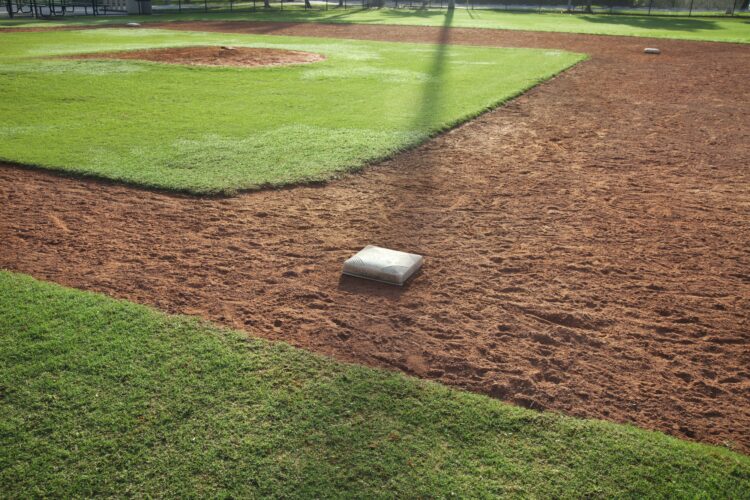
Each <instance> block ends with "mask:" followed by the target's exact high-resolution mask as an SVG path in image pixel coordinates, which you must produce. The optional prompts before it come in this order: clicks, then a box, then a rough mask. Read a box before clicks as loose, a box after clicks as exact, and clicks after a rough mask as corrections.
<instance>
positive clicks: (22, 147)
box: [0, 29, 584, 194]
mask: <svg viewBox="0 0 750 500" xmlns="http://www.w3.org/2000/svg"><path fill="white" fill-rule="evenodd" d="M190 45H196V46H199V45H234V46H240V47H275V48H286V49H294V50H305V51H311V52H315V53H320V54H323V55H325V57H326V58H327V59H326V60H325V61H322V62H316V63H313V64H305V65H292V66H284V67H266V68H228V67H225V68H222V67H205V66H204V67H196V66H179V65H167V64H158V63H149V62H139V61H133V60H128V61H113V60H106V61H102V60H61V59H59V58H58V59H55V58H54V57H55V56H61V55H69V54H75V53H85V52H98V51H113V50H128V49H142V48H149V47H166V46H190ZM583 57H584V56H582V55H579V54H572V53H566V52H562V51H554V50H547V51H544V50H527V49H498V48H481V47H466V46H464V47H461V46H446V45H428V44H396V43H384V42H359V41H347V40H343V41H342V40H328V39H319V38H282V37H272V36H248V35H225V34H216V33H212V34H209V33H197V32H175V31H169V30H132V29H131V30H128V29H105V30H90V31H69V32H49V33H6V34H0V88H2V89H3V96H2V99H0V117H1V118H0V159H2V160H6V161H12V162H18V163H22V164H29V165H36V166H41V167H45V168H50V169H58V170H64V171H66V172H74V173H78V174H88V175H94V176H98V177H103V178H107V179H113V180H118V181H126V182H129V183H134V184H138V185H142V186H147V187H153V188H163V189H170V190H179V191H188V192H192V193H204V194H210V193H232V192H235V191H237V190H242V189H252V188H256V187H260V186H265V185H274V186H277V185H283V184H288V183H296V182H303V181H317V180H324V179H329V178H331V177H332V176H335V175H336V174H338V173H341V172H346V171H352V170H356V169H358V168H360V167H362V166H363V165H365V164H367V163H368V162H373V161H376V160H378V159H382V158H385V157H388V156H390V155H393V154H394V153H396V152H398V151H399V150H402V149H404V148H408V147H410V146H413V145H415V144H417V143H419V142H421V141H424V140H425V139H426V138H428V137H429V136H431V135H433V134H435V133H437V132H439V131H441V130H444V129H447V128H449V127H451V126H453V125H456V124H457V123H460V122H462V121H464V120H467V119H469V118H471V117H473V116H476V115H477V114H479V113H482V112H483V111H485V110H487V109H489V108H492V107H493V106H496V105H498V104H499V103H501V102H503V101H504V100H507V99H509V98H511V97H513V96H516V95H518V94H519V93H521V92H523V91H524V90H526V89H528V88H530V87H532V86H534V85H536V84H538V83H539V82H541V81H543V80H545V79H547V78H549V77H551V76H553V75H555V74H556V73H558V72H560V71H562V70H564V69H565V68H567V67H569V66H571V65H572V64H574V63H576V62H578V61H580V60H581V59H582V58H583Z"/></svg>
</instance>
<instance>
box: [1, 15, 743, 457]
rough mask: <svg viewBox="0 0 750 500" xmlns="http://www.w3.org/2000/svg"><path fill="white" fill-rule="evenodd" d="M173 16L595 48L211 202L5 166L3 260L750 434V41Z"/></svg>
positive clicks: (506, 395)
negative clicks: (283, 177)
mask: <svg viewBox="0 0 750 500" xmlns="http://www.w3.org/2000/svg"><path fill="white" fill-rule="evenodd" d="M161 27H169V26H161ZM173 27H175V28H177V29H193V30H204V31H205V30H216V31H232V32H248V33H276V34H283V35H313V36H328V37H343V38H366V39H384V40H400V41H421V42H429V41H437V40H447V41H449V42H450V43H465V44H475V45H482V44H483V45H499V46H528V47H547V48H556V49H568V50H575V51H580V52H585V53H588V54H591V59H590V60H589V61H587V62H585V63H582V64H581V65H579V66H577V67H575V68H573V69H572V70H570V71H568V72H566V73H564V74H562V75H560V76H558V77H557V78H555V79H553V80H551V81H549V82H548V83H545V84H543V85H541V86H539V87H537V88H536V89H534V90H532V91H531V92H529V93H527V94H526V95H524V96H522V97H520V98H518V99H516V100H514V101H513V102H511V103H509V104H508V105H507V106H504V107H502V108H500V109H497V110H495V111H493V112H490V113H487V114H485V115H483V116H481V117H480V118H478V119H477V120H474V121H472V122H470V123H467V124H465V125H464V126H462V127H459V128H457V129H455V130H453V131H451V132H448V133H446V134H444V135H442V136H440V137H438V138H436V139H435V140H432V141H430V142H428V143H426V144H425V145H423V146H421V147H419V148H416V149H414V150H412V151H409V152H406V153H404V154H401V155H399V156H397V157H395V158H393V159H391V160H389V161H386V162H383V163H382V164H380V165H377V166H374V167H372V168H369V169H367V170H366V171H365V172H364V173H362V174H361V175H356V176H350V177H348V178H345V179H342V180H340V181H337V182H333V183H330V184H329V185H327V186H323V187H311V186H306V187H298V188H293V189H285V190H275V191H262V192H257V193H251V194H245V195H242V196H238V197H235V198H231V199H219V200H217V199H194V198H189V197H183V196H172V195H167V194H162V193H153V192H146V191H140V190H137V189H131V188H127V187H123V186H118V185H115V184H107V183H98V182H91V181H86V180H78V179H70V178H63V177H60V176H56V175H52V174H48V173H44V172H41V171H35V170H28V169H19V168H16V167H13V166H9V165H8V166H3V167H0V241H1V242H2V245H0V267H5V268H8V269H12V270H15V271H19V272H24V273H28V274H31V275H33V276H36V277H38V278H41V279H45V280H50V281H55V282H58V283H62V284H64V285H68V286H73V287H76V288H83V289H88V290H95V291H99V292H104V293H107V294H109V295H112V296H115V297H120V298H125V299H129V300H133V301H136V302H140V303H144V304H150V305H153V306H156V307H158V308H160V309H163V310H166V311H169V312H176V313H187V314H195V315H199V316H202V317H204V318H207V319H210V320H212V321H216V322H220V323H222V324H225V325H228V326H232V327H236V328H241V329H244V330H246V331H247V332H248V333H249V334H251V335H255V336H261V337H265V338H268V339H272V340H283V341H286V342H289V343H291V344H294V345H296V346H299V347H303V348H306V349H310V350H313V351H317V352H321V353H324V354H329V355H332V356H334V357H336V358H338V359H342V360H346V361H353V362H358V363H365V364H368V365H372V366H380V367H388V368H394V369H398V370H402V371H405V372H407V373H411V374H414V375H417V376H419V377H424V378H430V379H434V380H439V381H441V382H444V383H447V384H451V385H456V386H459V387H463V388H466V389H470V390H473V391H478V392H482V393H485V394H489V395H491V396H494V397H497V398H501V399H503V400H506V401H511V402H514V403H516V404H520V405H523V406H527V407H532V408H539V409H551V410H558V411H561V412H565V413H568V414H572V415H578V416H586V417H597V418H604V419H608V420H613V421H618V422H632V423H634V424H637V425H640V426H642V427H647V428H652V429H658V430H662V431H665V432H668V433H671V434H674V435H677V436H681V437H685V438H689V439H696V440H701V441H705V442H710V443H720V444H721V443H724V444H729V445H731V446H733V447H735V448H736V449H738V450H741V451H744V452H748V451H750V404H748V401H750V368H749V367H750V348H749V345H750V271H749V270H750V170H749V169H748V168H747V166H748V165H750V147H748V144H750V101H748V99H747V98H746V85H745V84H746V82H748V81H750V47H748V46H740V45H732V44H710V43H695V42H680V41H667V40H659V41H653V40H651V41H649V40H644V39H636V38H619V37H595V36H582V35H567V34H553V33H523V32H510V31H494V30H463V29H462V30H459V29H449V30H441V29H439V28H418V27H390V26H354V25H313V24H302V25H288V24H271V23H264V24H263V23H191V24H186V23H181V24H177V25H174V26H173ZM646 46H657V47H659V48H661V49H662V55H661V56H647V55H644V54H643V53H642V50H643V47H646ZM373 207H374V208H373ZM415 214H416V215H415ZM366 244H377V245H381V246H385V247H390V248H396V249H401V250H405V251H409V252H415V253H421V254H424V255H425V256H426V263H425V267H424V271H423V272H422V274H421V275H420V276H418V277H417V279H416V280H414V281H413V282H412V283H411V284H410V285H409V286H407V287H405V288H403V289H401V288H393V287H388V286H386V285H378V284H374V283H368V282H364V281H360V280H356V279H342V278H341V277H340V271H341V265H342V262H343V261H344V260H345V259H346V258H347V257H349V256H350V255H352V254H353V253H354V252H356V251H357V250H359V249H360V248H362V247H363V246H365V245H366Z"/></svg>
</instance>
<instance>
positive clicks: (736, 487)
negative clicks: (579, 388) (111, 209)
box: [0, 271, 750, 498]
mask: <svg viewBox="0 0 750 500" xmlns="http://www.w3.org/2000/svg"><path fill="white" fill-rule="evenodd" d="M0 491H2V492H3V495H4V496H7V497H28V496H43V497H58V498H68V497H91V496H134V497H195V496H200V497H233V498H247V497H274V498H324V497H325V498H340V497H347V498H349V497H351V498H380V497H388V498H392V497H409V498H446V497H457V498H468V497H471V498H488V497H497V496H504V497H506V496H511V497H526V498H528V497H538V498H582V497H586V498H589V497H599V498H610V497H629V498H642V497H649V498H674V497H680V498H741V497H744V496H746V495H747V492H748V491H750V458H748V457H746V456H742V455H739V454H736V453H733V452H731V451H729V450H727V449H722V448H716V447H711V446H706V445H702V444H697V443H690V442H686V441H680V440H677V439H674V438H671V437H668V436H666V435H663V434H659V433H654V432H648V431H644V430H641V429H637V428H634V427H631V426H624V425H616V424H611V423H607V422H601V421H593V420H581V419H574V418H569V417H564V416H561V415H558V414H554V413H539V412H535V411H531V410H526V409H522V408H517V407H514V406H510V405H507V404H504V403H502V402H500V401H497V400H494V399H491V398H488V397H484V396H480V395H476V394H470V393H466V392H462V391H458V390H453V389H449V388H447V387H444V386H441V385H439V384H436V383H430V382H424V381H420V380H417V379H413V378H410V377H406V376H403V375H401V374H396V373H391V372H386V371H381V370H374V369H369V368H365V367H360V366H354V365H346V364H340V363H337V362H334V361H332V360H330V359H327V358H324V357H321V356H318V355H314V354H311V353H309V352H306V351H302V350H298V349H294V348H292V347H289V346H288V345H285V344H282V343H269V342H266V341H262V340H256V339H249V338H247V337H246V336H245V335H244V334H242V333H238V332H233V331H228V330H224V329H219V328H217V327H214V326H211V325H210V324H207V323H204V322H200V321H198V320H196V319H191V318H187V317H178V316H167V315H165V314H162V313H159V312H156V311H154V310H152V309H149V308H146V307H142V306H139V305H135V304H132V303H128V302H125V301H118V300H114V299H110V298H107V297H105V296H102V295H98V294H93V293H87V292H82V291H77V290H71V289H67V288H63V287H60V286H57V285H52V284H48V283H43V282H39V281H36V280H34V279H32V278H30V277H27V276H23V275H19V274H12V273H8V272H2V271H0Z"/></svg>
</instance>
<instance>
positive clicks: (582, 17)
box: [0, 5, 750, 43]
mask: <svg viewBox="0 0 750 500" xmlns="http://www.w3.org/2000/svg"><path fill="white" fill-rule="evenodd" d="M459 7H462V6H461V5H459ZM447 16H448V14H447V12H446V10H445V9H419V10H412V9H348V10H343V9H330V10H328V11H325V10H304V9H301V8H299V7H297V8H295V7H294V6H286V7H284V10H281V11H280V10H278V9H273V10H263V9H259V10H258V11H257V12H242V13H236V12H228V11H227V12H216V11H214V12H210V13H203V12H190V13H183V14H177V13H165V14H159V15H154V16H140V17H131V18H124V17H122V16H120V17H108V18H92V17H78V18H71V19H65V20H61V19H55V20H53V21H47V22H43V21H30V20H28V19H25V20H24V19H19V20H15V21H7V20H6V21H0V30H1V29H2V28H3V27H7V28H10V27H14V26H15V27H27V26H57V25H65V24H106V23H111V22H116V23H125V22H127V21H129V20H136V21H138V22H167V21H189V20H207V21H218V20H236V21H240V20H246V21H281V22H323V23H355V24H394V25H411V26H443V25H445V24H446V19H447ZM450 25H451V26H452V27H455V28H485V29H503V30H523V31H552V32H561V33H581V34H589V35H614V36H637V37H649V38H672V39H679V40H699V41H714V42H735V43H750V18H749V17H748V16H747V15H746V14H745V15H743V16H741V17H697V16H694V17H686V16H658V15H657V16H645V15H606V14H598V15H597V14H564V13H552V12H547V13H537V12H508V11H502V10H490V9H477V10H467V9H465V8H457V9H456V10H455V12H454V13H453V14H451V18H450Z"/></svg>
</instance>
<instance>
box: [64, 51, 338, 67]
mask: <svg viewBox="0 0 750 500" xmlns="http://www.w3.org/2000/svg"><path fill="white" fill-rule="evenodd" d="M65 59H128V60H139V61H151V62H159V63H164V64H183V65H189V66H239V67H256V66H283V65H288V64H307V63H313V62H318V61H323V60H324V59H325V56H323V55H321V54H315V53H312V52H302V51H299V50H285V49H267V48H248V47H231V46H222V47H211V46H208V47H172V48H165V49H146V50H128V51H119V52H98V53H92V54H77V55H74V56H66V57H65Z"/></svg>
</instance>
